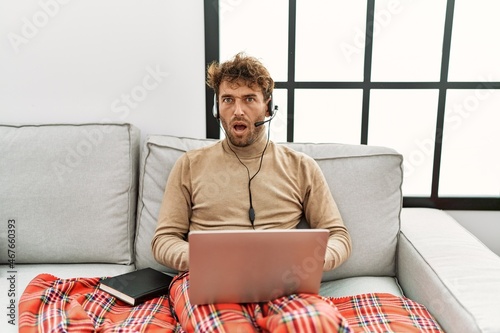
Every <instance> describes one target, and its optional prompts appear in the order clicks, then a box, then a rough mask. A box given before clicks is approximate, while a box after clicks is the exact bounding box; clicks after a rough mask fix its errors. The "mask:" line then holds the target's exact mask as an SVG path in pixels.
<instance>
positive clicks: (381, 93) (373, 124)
mask: <svg viewBox="0 0 500 333" xmlns="http://www.w3.org/2000/svg"><path fill="white" fill-rule="evenodd" d="M437 104H438V91H437V90H372V92H371V96H370V119H369V125H368V126H369V129H368V144H370V145H377V146H387V147H391V148H394V149H396V150H397V151H398V152H399V153H401V154H402V155H403V157H404V163H403V167H404V181H403V194H404V195H406V196H426V197H428V196H430V194H431V186H432V166H433V160H434V143H435V137H436V136H435V132H436V112H437Z"/></svg>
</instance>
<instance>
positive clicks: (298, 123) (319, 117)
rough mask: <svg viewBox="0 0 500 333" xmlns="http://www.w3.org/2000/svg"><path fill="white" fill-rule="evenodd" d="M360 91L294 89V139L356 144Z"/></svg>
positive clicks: (360, 104)
mask: <svg viewBox="0 0 500 333" xmlns="http://www.w3.org/2000/svg"><path fill="white" fill-rule="evenodd" d="M362 100H363V91H362V90H360V89H336V90H332V89H298V90H296V91H295V117H294V120H295V122H294V141H295V142H340V143H351V144H359V143H360V140H361V139H360V138H361V111H362Z"/></svg>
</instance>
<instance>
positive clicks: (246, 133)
mask: <svg viewBox="0 0 500 333" xmlns="http://www.w3.org/2000/svg"><path fill="white" fill-rule="evenodd" d="M221 121H222V127H223V128H224V132H225V134H226V137H227V138H228V140H229V142H231V144H232V145H233V146H236V147H248V146H250V145H252V144H253V143H254V142H255V141H257V139H258V137H259V135H260V133H261V132H262V127H260V126H259V127H255V126H254V125H253V124H250V123H248V121H246V120H244V119H238V118H233V119H232V120H231V121H230V122H229V124H228V123H227V122H226V121H225V120H224V119H221Z"/></svg>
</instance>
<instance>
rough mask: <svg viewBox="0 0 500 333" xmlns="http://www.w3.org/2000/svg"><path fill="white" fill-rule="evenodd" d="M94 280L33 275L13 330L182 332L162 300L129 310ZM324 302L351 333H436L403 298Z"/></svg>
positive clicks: (429, 319) (423, 315) (435, 327)
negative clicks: (331, 306)
mask: <svg viewBox="0 0 500 333" xmlns="http://www.w3.org/2000/svg"><path fill="white" fill-rule="evenodd" d="M99 281H100V278H73V279H59V278H57V277H54V276H52V275H48V274H41V275H39V276H37V277H36V278H35V279H33V280H32V281H31V282H30V284H29V285H28V287H27V288H26V290H25V292H24V293H23V295H22V296H21V299H20V301H19V313H20V317H19V332H20V333H27V332H145V333H146V332H177V333H182V332H184V331H183V330H182V328H181V327H180V326H179V325H177V323H176V322H175V320H174V319H173V317H172V316H171V313H170V308H169V303H168V299H167V298H166V296H162V297H158V298H155V299H153V300H150V301H148V302H145V303H142V304H140V305H137V306H135V307H132V306H129V305H127V304H125V303H123V302H121V301H119V300H117V299H115V298H114V297H112V296H110V295H109V294H107V293H106V292H103V291H101V290H100V289H99V288H98V285H99ZM330 299H331V300H332V301H333V302H334V303H335V305H336V306H337V308H338V310H339V311H340V313H341V314H342V315H343V316H344V317H345V318H346V320H347V321H348V323H349V325H350V327H351V329H352V331H354V332H442V331H441V330H440V328H439V326H438V324H437V323H436V322H435V320H434V319H433V318H432V317H431V315H430V313H429V312H428V311H427V310H426V309H425V307H424V306H422V305H420V304H418V303H416V302H413V301H411V300H410V299H407V298H405V297H397V296H394V295H390V294H363V295H356V296H350V297H341V298H330Z"/></svg>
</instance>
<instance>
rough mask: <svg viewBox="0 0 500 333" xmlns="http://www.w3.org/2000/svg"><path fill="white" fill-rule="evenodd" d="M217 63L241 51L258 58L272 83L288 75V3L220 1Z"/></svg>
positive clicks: (278, 0) (261, 0)
mask: <svg viewBox="0 0 500 333" xmlns="http://www.w3.org/2000/svg"><path fill="white" fill-rule="evenodd" d="M219 29H220V37H219V38H220V60H221V61H225V60H228V59H230V58H232V57H233V56H234V55H235V54H236V53H238V52H241V51H244V52H246V53H247V54H248V55H251V56H254V57H256V58H258V59H260V60H261V61H262V62H263V63H264V65H265V66H266V67H267V69H268V70H269V72H271V75H272V77H273V79H274V80H275V81H286V80H287V76H288V74H287V73H288V70H287V69H288V65H287V64H288V1H287V0H273V1H266V0H252V1H243V0H237V1H236V0H220V1H219Z"/></svg>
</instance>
